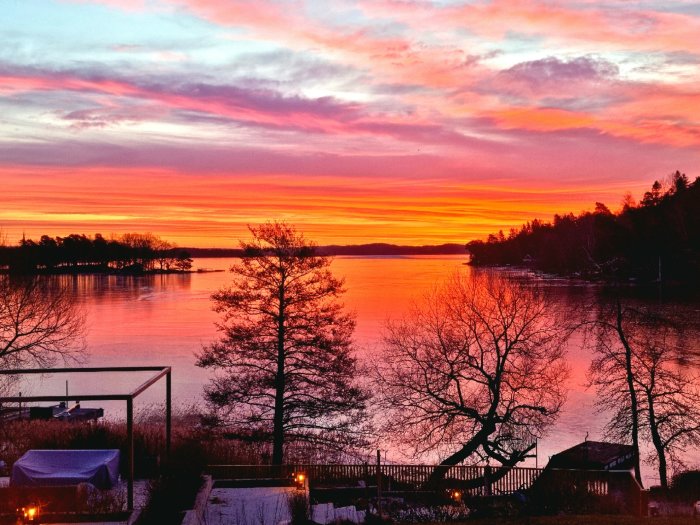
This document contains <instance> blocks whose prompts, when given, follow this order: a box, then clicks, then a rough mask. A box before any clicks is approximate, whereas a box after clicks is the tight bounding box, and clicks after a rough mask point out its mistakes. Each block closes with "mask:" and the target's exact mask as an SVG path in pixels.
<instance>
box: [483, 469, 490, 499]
mask: <svg viewBox="0 0 700 525" xmlns="http://www.w3.org/2000/svg"><path fill="white" fill-rule="evenodd" d="M484 492H485V493H486V496H490V495H491V465H486V466H485V467H484Z"/></svg>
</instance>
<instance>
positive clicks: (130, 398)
mask: <svg viewBox="0 0 700 525" xmlns="http://www.w3.org/2000/svg"><path fill="white" fill-rule="evenodd" d="M97 372H157V373H156V374H154V375H153V376H152V377H150V378H149V379H147V380H146V381H144V382H143V383H141V385H139V386H138V387H137V388H136V389H135V390H133V391H132V392H130V393H128V394H80V395H71V396H70V399H71V400H75V401H126V434H127V451H126V456H127V470H128V490H127V493H128V495H127V498H128V508H129V509H128V510H129V511H132V510H134V399H135V398H136V397H138V396H139V395H140V394H142V393H143V392H144V391H145V390H146V389H148V388H149V387H150V386H152V385H153V384H154V383H156V382H157V381H158V380H159V379H160V378H162V377H163V376H165V453H166V456H168V455H170V442H171V433H172V377H171V374H172V370H171V368H170V367H169V366H117V367H91V368H27V369H17V370H0V375H31V374H44V375H47V374H68V373H97ZM46 401H66V396H65V395H55V396H3V397H0V404H2V403H31V402H46Z"/></svg>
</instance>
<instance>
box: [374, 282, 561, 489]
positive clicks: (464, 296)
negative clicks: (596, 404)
mask: <svg viewBox="0 0 700 525" xmlns="http://www.w3.org/2000/svg"><path fill="white" fill-rule="evenodd" d="M568 335H569V330H568V329H567V324H566V323H563V322H561V318H560V316H559V315H558V311H557V309H556V306H555V305H554V304H552V303H551V302H549V301H547V300H545V298H544V297H543V296H542V294H541V293H540V291H539V290H538V289H536V288H534V287H532V286H529V285H528V284H526V283H518V282H515V281H513V280H510V279H508V278H505V277H501V276H499V275H497V274H495V273H487V274H476V275H474V274H467V275H455V276H453V278H452V279H451V280H450V281H448V282H447V283H446V284H445V285H444V286H443V287H442V288H440V289H438V290H437V291H435V292H434V293H432V294H431V295H429V296H428V297H427V298H426V300H425V301H424V303H423V304H420V305H416V306H414V307H413V309H412V310H411V312H410V313H409V315H407V316H406V317H405V318H403V319H402V320H400V321H395V322H391V323H390V324H389V325H388V329H387V334H386V337H385V350H384V355H383V356H382V359H381V362H380V363H379V364H378V365H377V367H376V378H377V384H378V388H379V391H380V397H381V402H382V405H383V408H384V410H386V411H387V412H388V413H387V414H386V417H385V420H386V424H385V427H384V428H385V430H386V431H388V432H389V433H390V434H391V435H392V436H394V437H396V438H398V439H399V440H401V441H403V442H404V443H407V444H408V445H410V446H412V447H413V450H414V452H415V453H416V454H417V455H420V454H422V453H425V452H430V451H433V452H434V451H437V452H438V453H440V454H441V455H445V456H446V457H444V459H443V460H442V465H456V464H458V463H460V462H463V461H465V460H467V459H469V458H472V457H476V458H487V459H493V460H495V461H497V462H498V463H500V464H501V466H502V468H501V469H500V471H499V472H500V474H505V472H507V470H508V469H509V468H511V467H512V466H514V465H515V464H517V463H518V462H520V461H522V460H523V459H524V458H525V457H526V456H527V454H528V453H529V452H530V451H531V450H532V449H533V447H534V444H535V440H536V439H537V437H538V436H541V435H542V434H543V433H544V432H545V431H546V429H547V428H548V427H549V426H550V425H551V424H552V423H553V422H554V420H555V419H556V417H557V415H558V413H559V410H560V408H561V406H562V404H563V402H564V400H565V381H566V378H567V377H568V368H567V366H566V365H565V362H564V345H565V341H566V338H567V337H568ZM445 472H446V470H445V469H436V471H435V473H434V475H433V477H434V478H435V480H437V479H438V478H440V477H441V476H444V473H445ZM499 472H497V473H496V474H495V476H496V477H497V476H498V475H499Z"/></svg>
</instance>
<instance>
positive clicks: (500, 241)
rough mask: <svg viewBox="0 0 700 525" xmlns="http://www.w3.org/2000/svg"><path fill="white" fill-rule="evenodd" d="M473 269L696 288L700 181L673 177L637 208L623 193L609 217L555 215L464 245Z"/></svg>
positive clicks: (599, 213) (599, 210)
mask: <svg viewBox="0 0 700 525" xmlns="http://www.w3.org/2000/svg"><path fill="white" fill-rule="evenodd" d="M467 251H468V252H469V253H470V254H471V264H473V265H475V266H500V265H524V266H529V267H532V268H534V269H536V270H540V271H544V272H549V273H556V274H562V275H574V274H575V275H580V276H582V277H584V278H603V279H624V280H627V279H634V280H639V281H642V282H652V281H657V280H663V281H668V282H679V283H693V284H700V177H699V178H696V179H695V181H694V182H690V181H689V179H688V177H687V176H686V175H685V174H683V173H681V172H679V171H676V172H675V173H674V174H672V175H671V176H670V177H669V178H668V180H667V181H666V182H659V181H655V182H654V184H653V185H652V187H651V189H650V190H649V191H647V192H646V193H645V194H644V196H643V197H642V199H641V201H640V202H639V203H635V201H634V199H633V198H632V196H631V195H629V194H627V195H626V196H625V197H624V200H623V206H622V209H621V210H620V211H619V212H618V213H613V212H611V211H610V209H609V208H608V207H607V206H605V205H604V204H602V203H600V202H598V203H596V206H595V210H594V211H593V212H583V213H581V214H580V215H578V216H575V215H574V214H573V213H569V214H566V215H555V216H554V220H553V222H544V221H540V220H537V219H535V220H533V221H530V222H528V223H526V224H524V225H523V226H521V228H520V229H519V230H518V229H511V231H510V232H509V233H508V234H507V235H506V234H504V233H503V231H500V232H498V234H491V235H489V237H488V239H487V240H486V241H482V240H476V241H472V242H470V243H468V244H467Z"/></svg>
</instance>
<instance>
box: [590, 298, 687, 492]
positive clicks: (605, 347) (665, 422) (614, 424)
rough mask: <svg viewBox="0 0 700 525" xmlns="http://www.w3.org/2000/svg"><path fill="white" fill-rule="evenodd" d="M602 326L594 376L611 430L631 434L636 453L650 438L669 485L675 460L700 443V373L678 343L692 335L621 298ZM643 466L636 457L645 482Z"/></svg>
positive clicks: (618, 435) (663, 479) (622, 436)
mask: <svg viewBox="0 0 700 525" xmlns="http://www.w3.org/2000/svg"><path fill="white" fill-rule="evenodd" d="M597 326H598V328H599V330H598V331H597V333H596V337H597V357H596V358H595V359H594V361H593V362H592V364H591V369H590V373H589V376H590V378H591V384H592V385H593V386H595V387H596V390H597V393H598V400H597V403H598V406H599V407H600V408H602V409H604V410H605V411H606V412H610V413H611V418H610V421H609V422H608V425H607V431H608V434H609V435H610V436H612V437H615V438H618V439H630V438H631V439H632V442H633V445H634V446H635V448H636V449H637V454H638V453H639V440H640V439H641V438H644V439H647V440H648V441H649V442H650V443H651V444H652V446H653V447H654V450H655V454H654V458H653V460H654V463H656V465H657V468H658V472H659V481H660V484H661V486H662V487H663V488H664V489H667V488H668V470H669V463H670V462H671V460H673V459H675V458H676V457H677V455H678V453H679V452H680V451H682V450H684V449H685V448H686V447H688V446H697V445H699V444H700V415H698V413H697V406H699V404H700V377H698V375H697V373H696V372H695V371H694V370H695V368H694V367H693V366H687V363H686V366H684V359H685V357H684V356H683V355H682V353H681V351H680V350H679V345H678V341H680V340H681V339H682V338H683V337H684V336H685V335H687V334H683V331H682V330H679V327H678V326H674V325H673V324H672V323H671V322H669V321H668V320H667V319H664V318H663V317H661V316H659V315H658V313H652V312H650V311H647V310H642V309H637V308H629V307H627V308H625V307H622V306H621V305H620V301H619V300H618V301H617V303H616V306H615V320H614V321H613V322H609V321H605V320H599V321H598V322H597ZM611 335H612V337H611ZM635 434H636V435H637V436H638V437H637V438H635ZM638 471H639V462H638V461H637V464H636V465H635V475H636V476H637V479H638V481H639V482H640V483H641V477H640V476H639V474H638Z"/></svg>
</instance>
